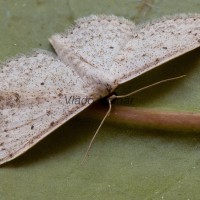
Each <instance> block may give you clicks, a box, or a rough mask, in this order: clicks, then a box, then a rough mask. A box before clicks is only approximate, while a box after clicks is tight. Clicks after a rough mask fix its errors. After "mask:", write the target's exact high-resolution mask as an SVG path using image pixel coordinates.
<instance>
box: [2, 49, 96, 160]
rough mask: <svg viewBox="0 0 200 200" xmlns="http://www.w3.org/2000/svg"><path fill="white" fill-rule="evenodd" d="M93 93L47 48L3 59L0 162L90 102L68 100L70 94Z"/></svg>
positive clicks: (85, 95)
mask: <svg viewBox="0 0 200 200" xmlns="http://www.w3.org/2000/svg"><path fill="white" fill-rule="evenodd" d="M93 94H94V93H93V90H92V89H91V88H90V86H89V85H87V84H85V83H84V82H83V81H82V79H81V78H80V77H79V76H78V75H77V73H76V72H75V71H73V70H72V69H71V68H69V67H67V66H66V65H64V64H63V63H62V62H61V61H60V60H59V59H57V58H56V57H55V56H53V55H52V54H50V53H48V52H46V51H35V52H33V53H32V54H31V55H30V56H24V55H22V56H19V57H18V58H13V59H10V60H9V61H7V62H5V63H4V64H3V69H2V71H1V73H0V164H2V163H5V162H7V161H9V160H12V159H14V158H16V157H17V156H19V155H20V154H22V153H24V152H25V151H27V150H28V149H29V148H31V147H32V146H33V145H35V144H36V143H37V142H39V141H40V140H41V139H43V138H44V137H45V136H47V135H48V134H49V133H51V132H52V131H54V130H55V129H56V128H58V127H59V126H60V125H62V124H63V123H65V122H66V121H68V120H69V119H70V118H72V117H73V116H75V115H76V114H78V113H79V112H81V111H82V110H83V109H85V108H86V107H87V106H89V103H85V104H81V103H78V104H77V103H73V102H69V99H70V96H76V97H77V96H78V97H81V98H83V97H90V98H93V100H95V99H94V96H93ZM66 98H68V102H67V101H66Z"/></svg>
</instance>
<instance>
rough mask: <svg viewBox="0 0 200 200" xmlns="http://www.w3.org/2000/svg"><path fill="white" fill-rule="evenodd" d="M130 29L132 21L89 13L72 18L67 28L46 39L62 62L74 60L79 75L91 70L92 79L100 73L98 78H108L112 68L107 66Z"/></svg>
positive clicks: (131, 29) (131, 28) (109, 65)
mask: <svg viewBox="0 0 200 200" xmlns="http://www.w3.org/2000/svg"><path fill="white" fill-rule="evenodd" d="M134 29H135V25H134V23H132V22H131V21H129V20H127V19H124V18H122V17H116V16H104V15H100V16H94V15H92V16H89V17H86V18H82V19H80V20H78V21H76V23H75V25H74V26H73V27H72V28H71V29H70V30H67V31H66V32H65V33H61V34H55V35H53V36H52V37H51V38H50V39H49V41H50V42H51V44H52V46H53V47H54V49H55V50H56V52H57V54H58V56H59V57H60V59H61V60H63V62H65V63H66V64H68V63H69V62H70V63H74V68H75V69H76V70H77V72H78V73H79V74H80V73H81V76H85V74H91V73H93V74H91V76H93V77H94V79H95V78H97V77H98V78H99V77H101V82H103V79H105V81H107V82H109V79H112V78H113V77H112V75H113V74H115V69H116V68H113V69H111V66H112V65H113V59H114V58H115V57H116V56H117V55H118V53H119V51H120V50H121V49H122V48H123V47H124V46H125V45H126V44H127V42H128V41H129V40H130V38H131V37H132V34H133V31H134ZM80 63H81V64H80ZM91 68H92V70H91ZM112 70H113V72H112Z"/></svg>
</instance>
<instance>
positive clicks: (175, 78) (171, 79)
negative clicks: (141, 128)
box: [115, 75, 186, 99]
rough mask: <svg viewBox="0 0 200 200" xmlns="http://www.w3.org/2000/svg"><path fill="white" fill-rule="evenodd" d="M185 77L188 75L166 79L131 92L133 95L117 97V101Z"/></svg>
mask: <svg viewBox="0 0 200 200" xmlns="http://www.w3.org/2000/svg"><path fill="white" fill-rule="evenodd" d="M185 76H186V75H182V76H177V77H174V78H168V79H164V80H161V81H158V82H155V83H153V84H151V85H147V86H145V87H142V88H140V89H138V90H135V91H133V92H131V93H128V94H125V95H119V96H115V98H116V99H119V98H124V97H128V96H131V95H133V94H136V93H138V92H141V91H143V90H146V89H148V88H151V87H154V86H156V85H159V84H161V83H165V82H168V81H173V80H177V79H179V78H183V77H185Z"/></svg>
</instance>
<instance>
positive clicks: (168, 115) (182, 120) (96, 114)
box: [82, 104, 200, 132]
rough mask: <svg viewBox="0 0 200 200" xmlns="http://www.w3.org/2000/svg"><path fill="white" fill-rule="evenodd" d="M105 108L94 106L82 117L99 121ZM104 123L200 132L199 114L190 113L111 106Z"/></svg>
mask: <svg viewBox="0 0 200 200" xmlns="http://www.w3.org/2000/svg"><path fill="white" fill-rule="evenodd" d="M106 108H107V107H103V106H100V105H97V104H96V105H94V106H92V107H91V108H90V109H87V110H86V111H85V112H83V115H82V116H83V117H84V116H86V115H88V116H89V117H93V118H97V119H99V120H101V119H102V118H103V116H104V115H105V113H106ZM106 121H110V122H114V123H123V124H126V125H129V126H133V127H138V126H139V127H146V128H153V129H162V130H170V131H172V130H173V131H176V130H177V131H184V132H185V131H189V132H200V113H192V112H169V111H158V110H153V109H145V108H134V107H127V106H119V105H112V110H111V113H110V116H109V117H108V118H107V119H106Z"/></svg>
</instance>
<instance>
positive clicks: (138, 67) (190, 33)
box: [112, 14, 200, 84]
mask: <svg viewBox="0 0 200 200" xmlns="http://www.w3.org/2000/svg"><path fill="white" fill-rule="evenodd" d="M198 47H200V14H191V15H178V16H172V17H167V18H163V19H161V20H155V21H152V22H151V23H149V24H146V25H142V26H138V27H137V28H136V29H135V32H134V33H133V38H132V39H131V40H130V41H128V42H127V44H126V46H125V47H124V48H123V49H122V50H121V51H120V53H119V54H118V56H117V57H116V58H115V60H114V63H113V66H112V68H115V66H118V67H117V69H118V72H120V73H118V74H119V75H118V80H119V84H122V83H124V82H126V81H128V80H130V79H133V78H134V77H136V76H139V75H140V74H143V73H145V72H147V71H149V70H151V69H153V68H155V67H158V66H160V65H162V64H163V63H165V62H167V61H169V60H172V59H174V58H176V57H178V56H180V55H182V54H185V53H187V52H189V51H191V50H193V49H196V48H198Z"/></svg>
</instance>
